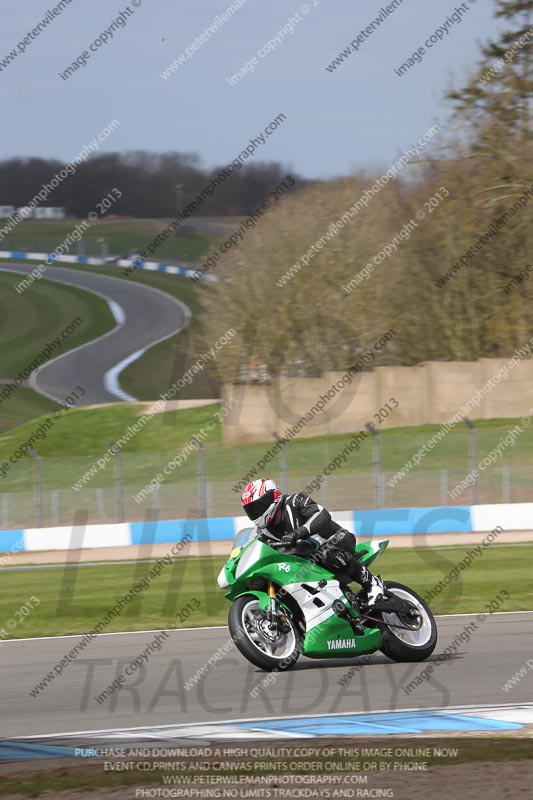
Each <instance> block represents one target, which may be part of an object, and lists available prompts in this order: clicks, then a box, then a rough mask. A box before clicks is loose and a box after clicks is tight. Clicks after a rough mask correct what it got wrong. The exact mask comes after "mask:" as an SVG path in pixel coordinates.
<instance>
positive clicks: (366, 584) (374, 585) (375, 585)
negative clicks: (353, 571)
mask: <svg viewBox="0 0 533 800" xmlns="http://www.w3.org/2000/svg"><path fill="white" fill-rule="evenodd" d="M363 570H364V573H363V574H362V575H361V586H362V587H363V589H364V592H365V595H366V596H365V597H363V598H362V601H363V603H364V605H365V606H366V609H367V610H368V609H371V608H372V607H373V606H375V604H376V603H377V602H378V600H381V598H382V597H384V596H385V585H384V583H383V581H382V580H381V577H380V576H379V575H374V574H373V573H372V572H370V570H369V569H367V568H366V567H363Z"/></svg>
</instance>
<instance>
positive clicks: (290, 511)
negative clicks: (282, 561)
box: [241, 478, 385, 608]
mask: <svg viewBox="0 0 533 800" xmlns="http://www.w3.org/2000/svg"><path fill="white" fill-rule="evenodd" d="M241 502H242V507H243V510H244V513H245V514H246V516H247V517H248V518H249V519H250V520H251V521H252V522H253V523H254V525H255V526H256V527H257V528H258V529H259V530H260V532H261V536H262V538H264V539H265V541H268V539H271V540H272V539H275V540H277V541H280V542H281V543H282V544H283V545H285V546H286V547H296V548H297V553H296V554H297V555H298V556H302V557H303V558H307V559H309V560H312V561H316V563H318V564H320V565H321V566H323V567H324V568H325V569H327V570H329V571H330V572H333V574H334V575H335V576H336V577H337V579H338V580H339V582H340V583H342V584H343V585H344V586H347V584H348V583H351V582H352V581H356V582H357V583H359V584H360V585H361V586H362V587H363V589H364V591H365V592H366V598H364V599H365V604H366V606H367V608H369V607H371V606H373V605H374V604H375V603H376V602H377V601H378V600H379V598H380V597H382V596H383V595H384V593H385V587H384V585H383V581H382V580H381V578H380V577H379V576H378V575H373V574H372V573H371V572H370V570H369V569H368V568H367V567H365V566H364V565H363V564H361V562H360V561H359V560H358V558H357V557H356V555H355V552H354V550H355V536H354V535H353V533H350V532H349V531H347V530H345V529H344V528H342V527H341V526H340V525H338V524H337V523H336V522H334V521H333V519H332V518H331V514H330V513H329V511H328V510H327V509H325V508H324V507H323V506H321V505H319V504H318V503H316V502H315V501H314V500H312V499H311V498H310V497H309V495H307V494H304V493H303V492H298V493H297V494H282V492H281V490H280V489H279V487H278V486H277V484H276V482H275V481H274V480H272V479H271V478H259V479H258V480H255V481H252V482H251V483H249V484H248V485H247V486H246V487H245V489H244V490H243V492H242V495H241ZM350 595H351V596H350V597H349V599H350V600H353V595H352V593H351V592H350Z"/></svg>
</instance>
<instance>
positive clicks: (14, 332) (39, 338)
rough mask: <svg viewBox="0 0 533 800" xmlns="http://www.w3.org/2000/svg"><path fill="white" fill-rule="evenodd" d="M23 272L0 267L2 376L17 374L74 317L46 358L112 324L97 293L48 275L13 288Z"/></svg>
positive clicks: (0, 375)
mask: <svg viewBox="0 0 533 800" xmlns="http://www.w3.org/2000/svg"><path fill="white" fill-rule="evenodd" d="M22 277H23V276H20V277H19V276H18V275H14V274H12V273H6V272H0V315H1V318H2V347H1V348H0V377H2V378H14V377H16V376H17V375H18V374H19V372H21V371H22V370H23V369H25V368H26V367H27V366H28V365H29V364H30V363H31V362H32V361H33V359H34V358H36V357H37V356H38V355H39V354H40V353H41V352H42V351H43V349H44V348H45V346H46V343H47V342H49V341H52V340H53V339H54V338H55V337H60V336H61V333H62V332H63V331H64V330H65V329H66V328H67V326H68V325H69V324H70V323H71V322H72V321H73V320H75V319H76V318H77V317H79V318H80V319H81V323H80V324H79V325H78V326H77V327H76V329H75V330H74V331H73V332H72V333H71V334H66V338H65V339H63V340H62V342H61V347H60V348H56V349H54V351H53V352H52V353H51V355H50V358H54V357H55V356H57V355H60V354H61V353H65V352H67V351H68V350H72V349H73V348H75V347H79V346H80V344H84V343H85V342H88V341H90V340H91V339H94V338H95V337H96V336H100V335H101V334H103V333H105V332H106V331H108V330H110V329H111V328H113V327H114V325H115V324H116V323H115V320H114V318H113V315H112V313H111V311H110V310H109V307H108V305H107V303H106V302H105V301H104V300H102V298H101V297H97V296H96V295H94V294H92V293H91V292H86V291H85V290H83V289H77V288H75V287H71V286H66V285H64V284H57V283H52V282H51V281H47V280H46V279H41V280H40V281H36V282H35V283H34V284H33V285H32V287H31V288H30V289H28V290H26V291H25V292H23V293H22V294H17V292H16V291H15V290H14V289H13V285H14V284H17V283H18V282H19V280H20V279H21V278H22Z"/></svg>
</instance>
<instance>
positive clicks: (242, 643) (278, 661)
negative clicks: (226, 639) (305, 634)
mask: <svg viewBox="0 0 533 800" xmlns="http://www.w3.org/2000/svg"><path fill="white" fill-rule="evenodd" d="M253 601H255V603H256V604H258V603H259V601H258V599H257V597H256V596H255V595H253V594H244V595H242V596H241V597H238V598H237V599H236V600H235V602H234V603H233V605H232V606H231V608H230V611H229V615H228V625H229V631H230V634H231V638H232V639H233V641H234V642H235V645H236V647H237V649H238V650H239V651H240V652H241V653H242V655H243V656H244V657H245V658H246V659H247V660H248V661H250V662H251V663H252V664H254V665H255V666H256V667H259V669H263V670H265V671H266V672H272V671H274V670H275V671H279V672H281V671H283V670H287V669H290V668H291V667H293V666H294V664H296V662H297V661H298V658H299V657H300V635H299V632H298V628H297V626H296V623H295V622H294V621H293V620H292V619H291V618H290V617H288V619H289V622H290V624H291V628H292V634H293V636H294V649H293V650H292V651H291V652H290V653H288V654H285V653H284V654H282V655H281V657H279V658H278V657H277V656H272V655H268V654H267V653H266V652H265V651H264V650H262V649H261V648H260V647H259V645H258V644H255V643H254V642H253V641H252V639H251V638H250V636H249V633H248V630H247V629H246V627H245V625H244V620H243V617H244V614H245V613H246V610H248V611H249V610H250V608H251V609H253ZM290 636H291V634H288V637H290ZM289 644H290V641H289Z"/></svg>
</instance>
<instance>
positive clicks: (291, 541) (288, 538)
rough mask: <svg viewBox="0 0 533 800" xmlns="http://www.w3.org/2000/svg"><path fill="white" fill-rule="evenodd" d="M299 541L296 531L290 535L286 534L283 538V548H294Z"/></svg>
mask: <svg viewBox="0 0 533 800" xmlns="http://www.w3.org/2000/svg"><path fill="white" fill-rule="evenodd" d="M297 541H298V535H297V533H296V531H291V532H290V533H285V534H284V535H283V536H282V538H281V544H282V545H283V547H292V546H293V545H295V544H296V542H297Z"/></svg>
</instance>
